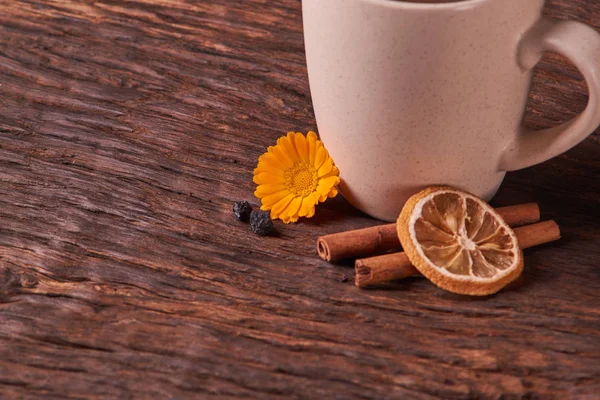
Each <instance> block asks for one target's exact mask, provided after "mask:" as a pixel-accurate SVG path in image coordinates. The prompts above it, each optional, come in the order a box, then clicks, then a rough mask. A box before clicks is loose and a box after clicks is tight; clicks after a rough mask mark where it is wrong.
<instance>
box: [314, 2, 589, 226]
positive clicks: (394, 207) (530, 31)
mask: <svg viewBox="0 0 600 400" xmlns="http://www.w3.org/2000/svg"><path fill="white" fill-rule="evenodd" d="M543 6H544V1H543V0H527V1H523V0H462V1H454V2H447V1H446V2H443V1H438V2H435V1H433V2H432V1H429V2H426V3H425V2H407V1H391V0H303V20H304V36H305V46H306V58H307V65H308V75H309V81H310V90H311V95H312V99H313V105H314V109H315V115H316V119H317V125H318V128H319V134H320V136H321V139H322V140H323V142H324V144H325V145H326V146H327V148H328V150H329V152H330V154H331V156H332V157H333V159H334V160H335V162H336V165H337V166H338V167H339V169H340V172H341V177H342V184H341V186H340V191H341V193H342V194H343V195H344V197H345V198H346V199H347V200H348V201H349V202H350V203H351V204H353V205H354V206H355V207H357V208H358V209H360V210H362V211H364V212H365V213H367V214H369V215H371V216H373V217H375V218H379V219H382V220H386V221H393V220H395V219H396V218H397V217H398V214H399V213H400V210H401V208H402V206H403V205H404V203H405V202H406V200H407V199H408V198H409V197H410V196H411V195H413V194H414V193H416V192H417V191H419V190H420V189H422V188H424V187H426V186H430V185H436V184H445V185H452V186H455V187H459V188H462V189H464V190H467V191H469V192H471V193H473V194H475V195H477V196H480V197H482V198H484V199H486V200H489V199H491V197H493V195H494V194H495V193H496V191H497V190H498V188H499V186H500V184H501V183H502V180H503V179H504V176H505V174H506V172H507V171H512V170H517V169H521V168H525V167H528V166H531V165H534V164H537V163H540V162H543V161H545V160H547V159H549V158H552V157H555V156H557V155H559V154H561V153H563V152H565V151H567V150H568V149H570V148H571V147H573V146H575V145H576V144H578V143H579V142H581V141H582V140H583V139H585V138H586V137H587V136H588V135H589V134H590V133H592V132H593V131H594V130H595V129H596V127H597V126H598V125H600V34H598V33H597V32H596V31H595V30H594V29H592V28H591V27H589V26H587V25H584V24H582V23H579V22H574V21H551V20H548V19H546V18H543V17H542V10H543ZM545 51H552V52H556V53H559V54H562V55H564V56H565V57H567V58H568V59H570V60H571V61H572V62H573V64H575V65H576V66H577V67H578V68H579V70H580V71H581V72H582V74H583V76H584V77H585V79H586V81H587V84H588V87H589V91H590V99H589V103H588V106H587V108H586V109H585V111H584V112H583V113H582V114H581V115H579V116H578V117H576V118H575V119H573V120H572V121H569V122H567V123H565V124H563V125H560V126H557V127H554V128H551V129H546V130H541V131H531V132H530V131H526V130H525V129H524V128H523V125H522V119H523V114H524V112H525V108H526V103H527V99H528V94H529V89H530V85H531V81H532V76H533V68H534V67H535V65H536V64H537V63H538V62H539V61H540V59H541V57H542V55H543V53H544V52H545Z"/></svg>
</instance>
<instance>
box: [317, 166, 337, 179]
mask: <svg viewBox="0 0 600 400" xmlns="http://www.w3.org/2000/svg"><path fill="white" fill-rule="evenodd" d="M330 176H340V170H339V169H338V168H337V167H336V166H335V165H334V166H333V167H332V168H331V171H329V172H328V173H326V174H325V175H323V176H322V177H321V178H329V177H330Z"/></svg>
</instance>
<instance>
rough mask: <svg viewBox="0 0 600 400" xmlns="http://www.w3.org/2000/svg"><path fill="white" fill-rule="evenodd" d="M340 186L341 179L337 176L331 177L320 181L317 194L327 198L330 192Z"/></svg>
mask: <svg viewBox="0 0 600 400" xmlns="http://www.w3.org/2000/svg"><path fill="white" fill-rule="evenodd" d="M339 184H340V178H338V177H337V176H330V177H329V178H325V179H321V180H319V185H318V186H317V193H319V195H320V196H327V194H328V193H329V191H330V190H331V189H332V188H333V187H335V186H337V185H339ZM321 201H323V200H321Z"/></svg>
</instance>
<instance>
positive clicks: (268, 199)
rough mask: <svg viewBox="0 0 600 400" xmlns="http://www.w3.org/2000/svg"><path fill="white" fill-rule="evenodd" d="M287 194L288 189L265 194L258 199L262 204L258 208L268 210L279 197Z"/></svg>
mask: <svg viewBox="0 0 600 400" xmlns="http://www.w3.org/2000/svg"><path fill="white" fill-rule="evenodd" d="M288 195H290V193H289V192H288V191H281V192H277V193H273V194H270V195H268V196H265V197H263V198H262V199H260V202H261V204H262V206H261V207H260V209H261V210H263V211H267V210H270V209H271V208H272V207H273V206H274V205H275V204H277V203H278V202H279V201H280V200H281V199H283V198H284V197H286V196H288Z"/></svg>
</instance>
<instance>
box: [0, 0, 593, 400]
mask: <svg viewBox="0 0 600 400" xmlns="http://www.w3.org/2000/svg"><path fill="white" fill-rule="evenodd" d="M324 1H326V0H324ZM546 12H547V14H548V15H551V16H554V17H557V18H571V19H575V20H579V21H583V22H586V23H589V24H592V25H594V26H595V27H596V28H598V29H600V1H597V0H553V1H549V2H548V5H547V10H546ZM586 101H587V92H586V85H585V82H584V81H583V80H582V79H581V76H580V74H579V73H578V72H577V71H576V69H575V68H574V67H572V66H571V65H570V64H568V63H567V62H566V61H565V60H564V59H563V58H561V57H558V56H548V57H546V58H545V59H544V61H543V62H542V63H541V65H540V66H539V69H538V72H537V74H536V78H535V85H534V88H533V93H532V100H531V103H530V113H529V117H528V124H529V125H530V126H533V127H547V126H552V125H555V124H557V123H559V122H561V121H565V120H567V119H569V118H571V117H573V116H574V115H575V114H576V113H577V112H579V111H581V110H582V109H583V108H584V106H585V104H586ZM309 129H316V126H315V121H314V117H313V110H312V107H311V101H310V93H309V87H308V81H307V77H306V69H305V59H304V52H303V39H302V22H301V4H300V2H299V1H298V0H275V1H271V0H244V1H239V0H197V1H196V0H132V1H129V0H127V1H125V0H99V1H93V2H92V1H87V0H0V398H2V399H97V398H118V399H134V398H135V399H137V398H149V399H184V398H217V397H223V398H225V397H248V398H260V399H267V398H269V399H271V398H305V399H306V398H314V399H318V398H339V399H354V398H356V399H359V398H362V399H368V398H390V399H433V398H451V399H479V398H482V399H521V398H522V399H550V398H556V399H597V398H599V397H598V396H600V268H599V267H600V266H599V264H600V231H599V229H600V219H599V214H600V213H599V212H598V209H599V207H600V180H599V179H598V177H599V176H600V157H599V156H600V132H596V133H595V134H593V135H592V136H591V137H589V138H588V139H587V140H586V141H584V142H583V143H581V144H580V145H579V146H577V147H576V148H575V149H573V150H571V151H569V152H568V153H566V154H564V155H562V156H560V157H558V158H556V159H554V160H552V161H549V162H546V163H544V164H542V165H539V166H536V167H533V168H529V169H527V170H524V171H519V172H515V173H511V174H509V175H508V177H507V179H506V181H505V184H504V185H503V187H502V189H501V191H500V192H499V194H498V196H497V197H496V199H495V200H494V204H495V205H509V204H516V203H520V202H528V201H537V202H539V203H540V205H541V208H542V213H543V217H544V218H545V219H548V218H554V219H556V220H557V221H558V222H559V224H560V225H561V227H562V229H563V233H564V238H563V240H562V241H560V242H558V243H555V244H551V245H545V246H542V247H539V248H536V249H532V250H529V251H527V254H526V271H525V274H524V276H523V278H522V279H521V280H520V281H519V282H518V283H517V284H515V285H513V286H512V287H510V288H508V289H507V290H504V291H502V292H501V293H499V294H498V295H496V296H493V297H490V298H483V299H480V298H476V299H472V298H465V297H460V296H455V295H451V294H448V293H445V292H443V291H441V290H439V289H437V288H435V287H434V286H432V285H431V284H429V283H428V282H427V281H425V280H423V279H409V280H406V281H404V282H398V283H394V284H391V285H389V286H387V287H385V288H382V289H378V290H369V291H365V290H362V291H361V290H358V289H356V288H355V287H354V286H353V285H352V280H353V279H352V278H353V269H352V268H351V267H350V266H348V265H341V266H340V265H338V266H332V265H330V264H328V263H326V262H323V261H321V260H319V259H318V258H317V257H316V255H315V249H314V247H315V239H316V237H317V236H319V235H323V234H327V233H332V232H337V231H341V230H346V229H350V228H359V227H366V226H371V225H374V224H376V223H377V221H374V220H372V219H370V218H368V217H366V216H364V215H362V214H360V213H359V212H357V211H355V210H354V209H353V208H352V207H350V206H349V205H347V204H346V203H345V202H344V200H342V199H341V198H336V199H334V200H332V201H329V202H328V203H326V204H324V205H322V206H320V207H318V210H317V215H316V216H315V217H314V218H313V219H311V220H308V221H303V222H301V223H298V224H296V225H290V226H283V225H282V224H277V226H278V229H279V233H280V234H279V236H278V237H271V238H258V237H257V236H255V235H253V234H250V233H249V231H248V227H247V225H245V224H242V223H238V222H235V221H234V220H233V218H232V213H231V204H232V202H233V201H235V200H238V199H252V197H253V196H252V192H253V190H254V185H253V183H252V170H253V168H254V167H255V163H256V159H257V157H258V156H259V155H260V154H261V153H262V152H263V151H264V150H265V148H266V147H267V146H268V145H271V144H273V143H274V141H275V140H276V139H277V138H278V137H279V136H280V135H282V134H285V133H286V132H287V131H288V130H296V131H307V130H309ZM343 275H347V276H348V277H349V278H350V279H349V282H345V283H344V282H341V281H342V279H341V278H342V276H343Z"/></svg>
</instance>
